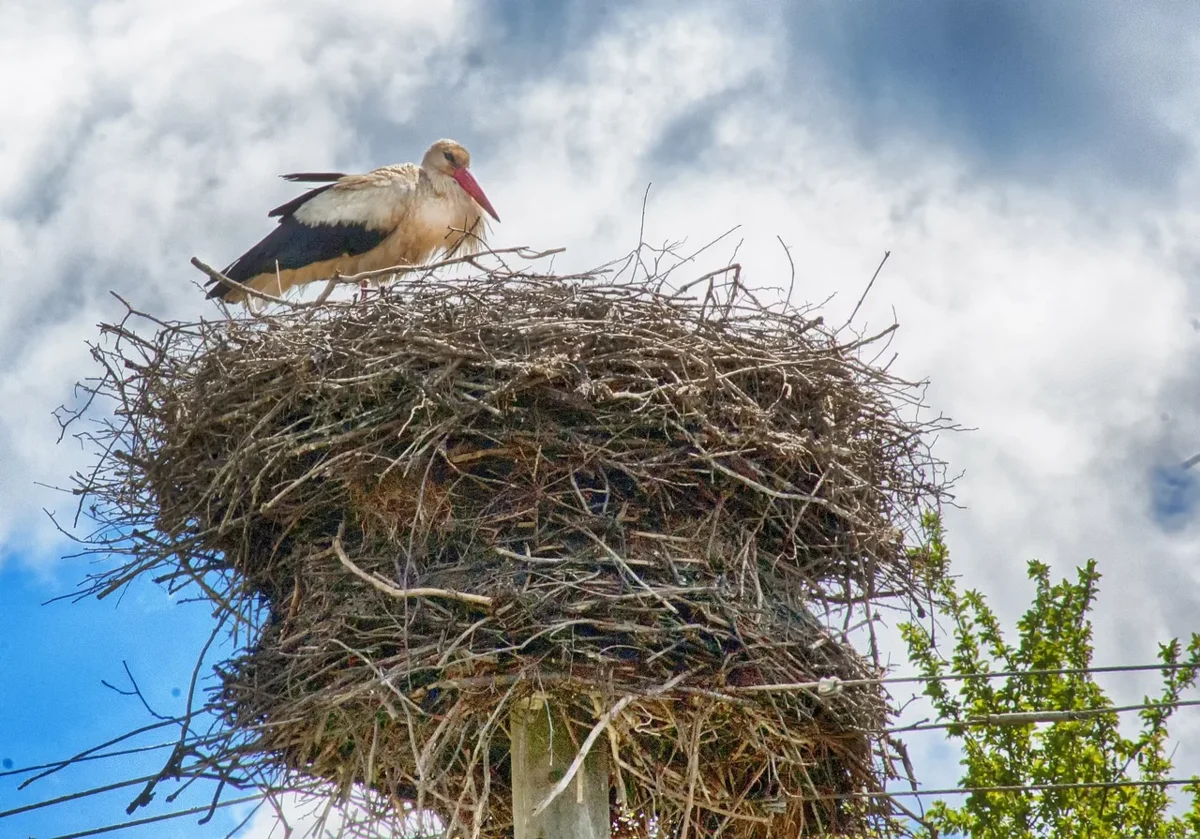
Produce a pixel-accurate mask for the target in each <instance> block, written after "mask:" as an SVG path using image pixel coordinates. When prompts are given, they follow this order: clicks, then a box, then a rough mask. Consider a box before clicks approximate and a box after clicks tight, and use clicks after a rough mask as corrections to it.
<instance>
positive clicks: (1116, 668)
mask: <svg viewBox="0 0 1200 839" xmlns="http://www.w3.org/2000/svg"><path fill="white" fill-rule="evenodd" d="M1193 667H1196V665H1194V664H1182V663H1180V664H1162V663H1159V664H1120V665H1111V666H1108V667H1062V668H1058V669H1054V670H1001V671H998V672H995V673H950V674H947V675H944V676H883V677H880V678H877V679H840V678H838V677H837V676H829V677H827V678H824V679H819V680H817V681H815V682H789V683H785V684H778V685H743V686H736V687H735V686H729V687H726V688H725V691H726V692H727V693H764V692H770V691H789V690H815V691H818V692H822V693H824V694H826V695H828V694H829V693H835V692H837V689H838V688H839V687H841V688H848V687H866V686H868V685H900V684H927V683H929V682H965V681H967V680H969V679H1007V678H1010V677H1017V676H1071V675H1082V674H1091V673H1130V672H1136V671H1146V670H1169V671H1174V670H1184V669H1187V668H1193Z"/></svg>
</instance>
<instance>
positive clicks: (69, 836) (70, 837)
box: [51, 794, 262, 839]
mask: <svg viewBox="0 0 1200 839" xmlns="http://www.w3.org/2000/svg"><path fill="white" fill-rule="evenodd" d="M260 798H262V795H261V794H260V795H247V796H245V797H243V798H231V799H229V800H228V801H218V802H216V803H214V804H204V805H202V806H200V807H192V808H191V809H190V810H176V811H175V812H174V813H164V814H163V815H161V816H147V817H146V818H144V819H134V820H133V821H129V822H119V823H117V824H107V825H105V826H104V827H94V828H92V829H91V830H81V831H79V832H78V833H64V834H62V835H61V836H53V837H51V839H83V837H84V836H98V835H99V834H101V833H111V832H112V831H114V830H124V829H125V828H127V827H137V826H139V825H143V824H154V823H155V822H163V821H167V820H168V819H178V818H182V817H183V816H194V815H196V814H197V813H208V812H211V811H213V810H218V809H220V808H222V807H233V806H234V805H237V804H247V803H249V802H251V801H258V800H259V799H260Z"/></svg>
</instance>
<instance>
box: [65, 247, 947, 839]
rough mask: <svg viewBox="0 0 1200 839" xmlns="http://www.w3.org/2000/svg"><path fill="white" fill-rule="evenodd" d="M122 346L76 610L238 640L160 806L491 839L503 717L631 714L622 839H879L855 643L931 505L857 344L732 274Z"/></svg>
mask: <svg viewBox="0 0 1200 839" xmlns="http://www.w3.org/2000/svg"><path fill="white" fill-rule="evenodd" d="M137 317H138V316H136V315H134V314H133V313H131V316H130V318H127V320H126V322H125V323H122V324H120V325H117V326H112V327H107V328H106V329H107V332H108V333H109V335H110V337H111V338H112V339H113V340H110V341H109V342H108V345H107V346H105V347H103V348H101V347H97V349H96V353H95V354H96V357H97V358H98V359H99V360H100V361H101V362H102V363H103V365H104V366H105V368H106V371H107V375H106V376H105V377H104V378H103V381H102V382H101V383H100V385H99V386H98V387H97V388H96V390H97V392H98V393H100V394H103V395H107V396H111V397H113V398H115V400H116V406H117V407H116V411H115V420H114V421H112V422H111V423H109V424H108V425H107V426H106V429H107V430H106V431H105V432H103V433H101V434H99V435H93V439H95V440H97V441H98V442H99V443H100V444H102V445H103V447H104V452H105V453H104V454H103V456H102V457H101V460H100V462H99V464H98V467H97V469H96V471H95V472H94V473H93V474H91V475H88V476H86V478H85V479H84V480H83V484H84V485H83V487H82V488H81V490H80V491H81V492H83V493H84V494H85V495H87V496H89V497H90V501H89V504H90V510H91V514H92V516H93V517H94V518H96V519H98V520H99V521H101V522H102V524H103V526H102V528H101V529H100V530H98V531H97V532H96V535H95V536H94V537H93V545H94V546H95V547H96V548H97V549H103V550H105V551H109V552H112V551H117V552H120V554H121V555H122V556H123V557H124V559H123V560H122V561H121V565H120V567H116V568H112V569H110V570H109V571H107V572H105V573H103V574H100V575H97V576H96V577H94V578H93V586H92V590H93V591H95V592H98V593H102V594H103V593H106V592H108V591H113V590H116V589H118V588H120V587H121V586H123V585H124V584H125V583H127V582H128V581H129V580H131V579H133V578H134V577H136V576H138V575H143V574H150V575H153V576H154V577H155V578H156V579H159V580H166V581H169V582H170V583H171V584H172V585H174V586H177V587H190V589H191V590H193V591H195V592H197V593H198V594H199V595H200V596H202V597H205V598H209V599H211V600H212V602H213V604H214V605H215V606H216V607H217V609H218V611H219V612H220V613H221V614H222V615H224V616H225V617H227V618H228V619H229V621H230V622H229V626H230V628H231V631H241V630H242V629H245V628H246V627H249V628H250V630H251V634H250V635H249V636H248V637H249V642H248V643H244V644H242V645H240V646H239V647H238V649H237V652H235V653H233V654H232V655H231V656H230V658H229V660H227V661H225V662H224V663H223V664H222V665H220V666H219V667H218V668H217V672H218V675H219V680H218V683H217V684H216V685H215V686H214V687H213V688H211V690H210V691H209V694H208V697H207V706H206V709H207V710H208V711H210V712H212V713H213V714H215V716H216V719H217V723H216V724H215V726H214V729H213V731H214V732H216V734H215V735H212V734H210V735H209V736H208V739H205V740H204V742H203V748H202V749H193V750H192V751H191V752H186V750H185V751H184V752H180V753H179V754H177V755H176V756H175V758H174V760H175V762H174V765H173V766H172V772H174V773H176V774H178V772H179V771H180V767H181V766H182V765H183V761H182V756H183V755H184V754H185V753H186V754H189V755H193V756H196V761H195V766H197V767H200V768H199V769H195V770H194V771H196V772H197V773H199V772H201V770H202V771H203V772H204V773H205V774H206V775H207V776H209V777H211V776H214V775H216V776H219V777H222V778H224V779H226V780H227V781H229V782H231V783H234V784H239V783H240V784H243V785H244V784H249V783H254V784H260V785H262V784H267V785H276V786H278V787H284V786H295V785H299V786H301V787H302V786H304V784H305V783H308V784H309V785H310V786H312V787H313V788H316V787H321V786H322V785H325V786H324V787H322V788H329V786H328V785H330V784H332V785H333V787H334V788H336V789H337V790H339V791H341V792H342V793H343V794H348V793H349V792H350V791H351V790H355V789H357V790H359V791H360V792H361V791H362V790H364V789H365V790H367V791H369V792H373V793H374V794H375V795H374V799H373V800H375V801H376V803H377V804H378V805H379V806H380V807H381V809H380V810H379V811H377V813H376V815H380V816H381V814H382V815H386V816H387V817H389V818H393V817H394V818H402V817H403V816H404V815H405V814H406V813H409V812H410V811H412V810H413V809H414V808H415V809H416V810H419V811H427V812H432V813H435V814H436V815H437V816H438V817H439V818H440V820H441V822H442V823H443V825H447V826H450V827H451V828H452V830H453V831H455V832H461V833H462V834H469V835H472V836H488V837H491V836H505V835H511V831H512V824H511V822H512V815H511V794H510V790H509V781H508V775H509V772H508V761H509V757H508V739H507V738H508V734H507V730H508V729H507V726H508V714H509V710H510V708H511V707H513V703H514V702H518V701H523V700H525V699H527V698H529V697H530V695H531V694H535V693H536V694H540V695H542V696H544V697H548V698H549V699H550V705H549V707H552V708H555V709H557V711H558V713H561V714H563V715H565V716H566V717H568V718H569V720H570V723H569V726H570V728H571V731H572V734H573V736H575V737H576V738H577V741H578V742H582V741H583V740H584V738H585V736H586V735H587V734H588V732H589V731H590V730H591V729H592V728H593V727H594V726H596V725H597V720H599V719H600V718H601V716H602V715H604V714H605V712H607V711H608V710H609V709H610V708H612V707H613V706H614V704H615V703H617V702H619V701H621V700H622V699H623V698H625V697H629V699H625V700H624V701H625V704H624V706H623V708H622V710H621V711H620V713H618V714H616V715H615V717H613V718H612V720H611V724H610V725H609V726H608V727H607V728H606V729H605V730H604V731H603V734H602V736H601V737H600V738H599V739H597V740H595V742H596V743H597V745H596V746H595V748H600V749H603V750H605V752H607V753H609V756H610V758H615V763H614V765H613V767H614V768H613V777H614V781H615V784H614V809H615V811H619V812H621V813H624V814H625V816H626V817H628V818H632V819H633V820H634V821H635V822H637V821H639V820H640V823H641V828H640V829H641V830H643V831H644V830H647V829H653V830H656V831H658V832H660V834H661V835H678V834H679V833H680V832H681V831H682V827H683V825H684V824H685V823H687V824H688V825H689V830H690V831H692V835H703V836H715V835H718V834H724V835H729V836H738V837H759V836H762V837H766V836H780V835H809V834H814V835H815V834H818V833H830V832H862V831H865V830H868V829H875V830H877V831H880V832H886V831H887V830H890V829H891V827H889V825H892V822H891V815H892V810H891V805H890V804H888V803H887V801H886V799H873V798H872V797H871V796H870V795H869V794H870V793H872V792H877V791H879V790H880V789H882V784H883V783H884V781H885V780H886V776H887V775H888V774H889V772H890V765H889V763H888V756H889V749H888V745H887V742H886V737H884V736H883V735H882V734H881V733H880V732H881V731H882V730H883V729H884V727H885V724H886V721H887V718H888V714H889V706H888V701H887V697H886V694H885V693H884V691H883V688H882V687H881V686H880V685H879V684H878V682H877V681H873V680H876V679H878V677H879V676H880V675H881V673H882V671H881V670H880V668H879V667H878V662H877V661H875V660H874V659H873V655H872V652H871V651H870V650H868V651H867V652H866V653H862V654H860V653H859V652H856V651H855V650H854V649H853V647H852V646H851V645H850V644H849V643H848V641H847V637H846V633H845V632H844V630H845V628H846V626H847V625H848V624H849V623H850V622H851V621H855V620H858V621H861V620H862V617H863V615H866V617H867V618H868V619H869V618H871V617H872V612H871V611H870V609H871V608H875V607H878V606H879V605H880V604H881V603H884V602H886V601H887V600H888V599H889V598H891V599H895V600H897V602H898V603H900V604H901V605H902V606H903V605H904V604H907V603H911V598H912V596H914V595H915V594H916V593H917V585H916V580H918V579H919V569H917V568H914V567H913V560H912V558H911V554H910V552H909V551H907V550H906V548H905V541H906V540H905V537H906V534H910V533H913V532H915V527H916V524H917V521H918V518H919V516H920V514H921V513H922V511H924V510H926V509H928V508H929V507H930V506H934V505H936V504H937V503H938V501H939V497H940V493H941V491H942V488H941V485H940V484H939V480H940V479H939V477H938V476H939V474H940V472H939V470H938V468H937V467H938V464H937V463H936V462H935V461H934V460H933V458H932V457H931V456H930V453H929V451H928V448H927V442H928V440H927V436H928V435H927V433H926V432H928V431H929V430H930V429H931V428H933V427H934V426H933V425H927V424H923V423H921V422H918V421H917V419H916V411H915V408H916V406H917V405H918V402H919V400H918V397H919V389H918V388H916V387H915V386H912V385H908V384H906V383H904V382H901V381H899V380H897V379H896V378H894V377H893V376H892V375H890V374H889V373H887V372H886V371H885V370H882V369H880V368H878V367H876V366H872V365H871V364H870V363H868V362H867V361H864V360H863V359H864V357H865V354H864V347H866V346H868V345H870V343H871V341H869V340H865V339H852V338H849V337H843V335H839V334H837V333H834V332H832V331H830V330H829V329H827V328H826V327H824V326H823V325H822V322H821V319H820V318H817V317H814V316H813V312H812V311H799V310H796V309H794V308H791V307H789V306H786V305H776V306H766V305H761V304H760V303H759V302H758V301H757V300H756V299H755V297H754V296H752V295H750V294H749V293H748V292H746V291H745V289H744V288H742V287H741V286H740V284H739V283H738V281H737V276H736V273H735V272H727V273H724V274H719V275H717V276H715V277H706V278H703V281H702V282H700V283H697V284H695V285H694V286H693V287H692V288H690V289H686V290H683V291H676V292H674V293H672V292H670V291H668V290H666V288H665V286H663V285H657V284H656V281H655V280H654V279H653V278H648V280H647V281H645V282H639V283H632V282H629V281H628V280H626V281H618V280H611V279H609V280H605V279H603V277H602V276H587V277H553V276H538V275H533V274H529V273H524V272H519V271H509V270H507V269H504V268H495V269H492V270H488V271H482V272H481V273H478V274H475V275H473V276H471V277H469V278H466V279H460V278H455V279H440V278H439V277H438V275H436V274H426V275H422V276H420V277H415V276H414V277H412V278H411V279H408V280H402V281H400V282H399V284H398V285H396V286H394V287H392V288H391V289H390V291H389V292H388V294H387V295H386V296H384V297H383V298H382V299H380V300H377V301H374V302H372V303H371V304H370V305H369V306H366V307H359V306H357V305H354V304H344V303H326V304H322V305H308V306H304V305H301V306H294V307H288V308H286V309H284V310H283V311H281V312H277V313H275V314H272V315H270V316H266V315H259V316H256V317H252V318H241V319H230V320H226V321H220V322H215V323H213V322H200V323H192V324H185V323H157V322H156V323H157V325H156V326H155V327H154V335H153V336H152V337H140V336H138V335H137V334H136V330H135V329H134V326H133V324H132V320H131V319H136V318H137ZM859 634H860V635H862V634H863V633H859ZM838 680H841V681H843V682H845V681H851V680H865V683H864V682H860V683H857V684H850V685H840V684H839V683H838ZM817 682H820V688H819V689H818V688H817V686H816V685H815V684H813V683H817ZM796 683H808V686H807V687H805V686H803V685H801V686H799V687H797V686H796ZM773 686H788V687H773ZM610 716H611V715H610ZM184 774H186V772H185V773H184ZM306 779H307V780H306ZM381 817H382V816H381ZM627 826H628V825H627Z"/></svg>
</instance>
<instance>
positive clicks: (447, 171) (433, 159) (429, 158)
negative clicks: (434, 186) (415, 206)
mask: <svg viewBox="0 0 1200 839" xmlns="http://www.w3.org/2000/svg"><path fill="white" fill-rule="evenodd" d="M421 166H422V168H424V169H426V170H429V171H433V172H438V173H440V174H443V175H448V176H449V177H451V178H454V180H456V181H458V185H459V186H461V187H462V188H463V191H464V192H466V193H467V195H469V196H471V197H472V198H474V199H475V202H476V203H477V204H479V206H480V207H483V209H484V210H486V211H487V214H488V215H489V216H491V217H492V218H494V219H495V220H496V221H500V216H498V215H496V210H495V208H494V207H492V202H491V201H488V199H487V196H486V195H484V194H483V189H482V188H481V187H480V186H479V183H478V182H477V181H476V180H475V177H474V176H473V175H472V174H471V169H470V166H471V153H470V152H469V151H467V150H466V149H464V148H463V147H462V146H461V145H459V144H458V143H456V142H454V141H453V140H438V141H437V142H436V143H434V144H433V145H432V146H430V147H429V151H427V152H425V159H424V160H422V161H421Z"/></svg>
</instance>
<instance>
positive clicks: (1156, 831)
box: [901, 516, 1200, 839]
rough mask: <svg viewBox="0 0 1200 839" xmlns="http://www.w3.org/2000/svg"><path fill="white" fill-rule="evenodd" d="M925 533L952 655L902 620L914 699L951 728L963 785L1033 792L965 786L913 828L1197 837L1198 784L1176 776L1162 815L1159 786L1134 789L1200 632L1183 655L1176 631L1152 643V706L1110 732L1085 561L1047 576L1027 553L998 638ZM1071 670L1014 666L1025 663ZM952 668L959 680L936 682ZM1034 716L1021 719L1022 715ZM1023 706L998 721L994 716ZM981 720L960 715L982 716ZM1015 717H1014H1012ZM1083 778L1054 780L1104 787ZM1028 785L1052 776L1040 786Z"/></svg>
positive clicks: (1183, 683)
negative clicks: (916, 682)
mask: <svg viewBox="0 0 1200 839" xmlns="http://www.w3.org/2000/svg"><path fill="white" fill-rule="evenodd" d="M925 524H926V532H927V537H928V538H927V540H926V542H927V543H926V545H925V547H924V548H922V549H920V551H919V552H918V554H919V556H918V557H917V558H918V559H920V560H921V565H922V567H924V568H927V569H928V575H929V576H928V581H929V585H930V588H931V591H932V592H933V594H934V596H935V602H940V605H941V616H942V619H943V623H944V624H946V625H948V628H949V629H950V632H951V638H952V648H953V649H952V653H951V655H950V658H949V660H948V661H947V660H946V659H945V658H944V656H943V647H945V646H947V642H946V641H942V642H936V641H935V636H934V635H933V634H931V632H930V630H929V629H928V628H926V627H924V626H922V625H920V624H918V623H916V622H913V623H908V624H905V625H904V626H902V627H901V630H902V632H903V635H904V638H905V641H906V642H907V644H908V649H909V656H910V658H911V660H912V661H913V663H914V664H915V665H916V666H917V668H918V669H919V670H920V671H921V674H922V675H923V676H926V677H929V678H930V681H929V682H927V683H926V686H925V694H926V695H927V696H928V697H929V699H930V700H931V701H932V703H933V707H934V709H935V711H936V713H937V716H938V721H939V722H942V723H947V724H948V727H947V731H948V733H949V735H950V737H951V738H952V739H954V740H956V741H957V742H959V743H960V744H961V747H962V753H963V756H962V759H961V761H960V763H961V764H962V766H963V767H964V770H965V771H964V773H963V775H962V778H961V785H962V786H964V787H970V788H973V789H978V788H981V787H1031V789H1028V790H1025V791H1021V792H1014V791H1006V792H975V793H971V794H970V795H968V796H967V797H966V798H965V800H964V802H963V804H962V805H961V806H957V807H955V806H951V805H950V804H948V803H946V802H944V801H938V802H936V803H935V804H934V805H933V806H932V807H931V808H930V809H929V810H928V812H927V816H926V820H925V821H926V828H925V829H924V832H923V834H922V835H924V836H927V837H930V839H933V837H936V836H938V835H939V834H950V835H959V834H961V835H969V836H971V837H973V839H1034V837H1037V839H1043V837H1063V839H1066V837H1072V839H1074V837H1094V839H1109V837H1112V839H1118V837H1119V838H1120V839H1130V837H1145V839H1151V837H1153V839H1168V838H1169V837H1184V836H1198V835H1200V796H1198V795H1197V792H1200V780H1197V779H1195V778H1194V779H1193V780H1197V783H1196V784H1193V785H1188V786H1186V787H1185V788H1184V789H1185V794H1186V795H1188V796H1189V797H1190V808H1189V809H1188V810H1187V811H1186V812H1185V813H1183V814H1182V815H1172V814H1170V813H1169V812H1168V811H1169V808H1170V806H1171V794H1170V791H1171V790H1170V788H1169V787H1166V786H1157V785H1145V784H1144V783H1140V782H1146V781H1158V780H1163V779H1166V778H1169V777H1171V769H1172V764H1171V758H1170V757H1169V755H1168V753H1167V747H1168V737H1167V722H1168V720H1169V719H1170V717H1171V715H1172V713H1173V712H1174V710H1175V708H1176V703H1177V702H1178V701H1179V700H1180V698H1181V694H1182V693H1183V691H1185V690H1186V689H1188V688H1190V687H1192V686H1193V685H1194V684H1195V682H1196V678H1197V675H1198V673H1200V635H1193V636H1192V638H1191V641H1190V643H1189V644H1188V646H1187V649H1186V651H1185V650H1184V649H1183V647H1182V645H1181V644H1180V642H1179V641H1178V639H1174V640H1172V641H1170V642H1169V643H1166V644H1161V645H1160V646H1159V659H1160V660H1161V661H1162V664H1163V670H1162V671H1161V673H1162V691H1161V693H1160V695H1159V696H1157V697H1153V698H1152V697H1146V698H1145V699H1144V703H1145V704H1146V705H1148V706H1150V707H1146V708H1143V709H1140V710H1138V712H1137V717H1138V720H1139V723H1140V724H1139V728H1138V731H1137V732H1136V734H1135V735H1134V736H1132V737H1126V736H1124V735H1123V734H1122V733H1121V731H1120V730H1119V714H1118V713H1117V712H1116V711H1115V710H1114V706H1113V704H1112V703H1111V702H1110V701H1109V699H1108V697H1107V696H1106V695H1105V693H1104V691H1103V690H1102V689H1101V687H1100V686H1099V685H1098V684H1097V683H1096V680H1095V678H1094V675H1093V673H1091V672H1089V668H1090V667H1091V666H1092V653H1093V650H1092V624H1091V621H1090V620H1089V619H1088V613H1089V611H1090V610H1091V609H1092V606H1093V605H1094V603H1095V598H1096V595H1097V591H1098V584H1099V581H1100V574H1099V573H1098V572H1097V570H1096V563H1095V561H1093V560H1089V561H1088V562H1087V564H1086V565H1084V566H1082V567H1080V568H1078V569H1077V574H1076V578H1075V580H1074V581H1072V580H1070V579H1063V580H1061V581H1059V582H1057V583H1055V582H1052V580H1051V574H1050V568H1049V567H1048V566H1047V565H1045V564H1044V563H1041V562H1037V561H1031V562H1029V565H1028V576H1029V579H1030V580H1032V581H1033V583H1034V587H1035V592H1036V593H1035V596H1034V599H1033V603H1032V605H1031V606H1030V608H1029V610H1028V611H1027V612H1026V613H1025V614H1024V616H1023V617H1022V618H1021V619H1020V621H1019V622H1018V623H1017V635H1018V638H1017V641H1016V643H1015V644H1014V643H1010V642H1009V641H1007V640H1006V639H1005V633H1004V631H1003V630H1002V628H1001V626H1000V622H999V621H998V620H997V618H996V615H995V613H994V612H993V611H992V610H991V609H990V608H989V607H988V604H987V602H986V600H985V599H984V597H983V595H982V594H980V593H979V592H978V591H974V590H968V591H966V592H960V591H959V589H958V588H957V586H956V583H955V580H954V578H952V577H951V576H950V573H949V552H948V551H947V549H946V545H945V542H944V539H943V535H944V534H943V531H942V528H941V523H940V521H939V520H938V519H937V517H936V516H930V517H928V518H927V520H926V523H925ZM1060 670H1069V671H1083V672H1060V673H1045V674H1035V675H1026V674H1028V672H1029V671H1060ZM1001 671H1004V672H1008V671H1019V672H1021V673H1022V675H1016V676H1007V677H1000V678H970V677H978V676H980V675H982V674H986V673H997V672H1001ZM946 676H958V677H968V678H956V679H944V678H942V679H939V678H937V677H946ZM1046 711H1053V712H1071V713H1058V714H1049V715H1045V714H1038V715H1037V716H1038V717H1039V718H1041V719H1042V720H1043V721H1040V722H1034V721H1031V720H1029V715H1030V714H1031V713H1032V712H1046ZM1014 713H1022V714H1024V715H1026V716H1025V717H1024V720H1025V721H1024V723H1023V724H1020V723H1021V722H1022V719H1021V718H1016V719H1014V718H1012V717H1009V718H1008V719H1007V720H1004V721H1003V723H1002V724H998V723H1000V721H997V720H996V719H995V715H997V714H1014ZM988 717H990V718H991V719H990V720H989V722H988V723H987V724H979V723H978V722H976V723H975V724H972V722H971V721H979V720H981V718H988ZM1013 723H1018V724H1013ZM1125 782H1137V783H1138V784H1139V785H1129V786H1082V787H1075V788H1063V787H1062V786H1061V785H1065V784H1087V785H1100V784H1116V783H1125ZM1040 785H1055V786H1054V788H1050V789H1038V787H1039V786H1040Z"/></svg>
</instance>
